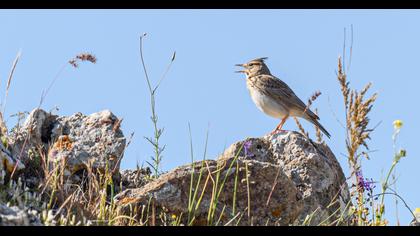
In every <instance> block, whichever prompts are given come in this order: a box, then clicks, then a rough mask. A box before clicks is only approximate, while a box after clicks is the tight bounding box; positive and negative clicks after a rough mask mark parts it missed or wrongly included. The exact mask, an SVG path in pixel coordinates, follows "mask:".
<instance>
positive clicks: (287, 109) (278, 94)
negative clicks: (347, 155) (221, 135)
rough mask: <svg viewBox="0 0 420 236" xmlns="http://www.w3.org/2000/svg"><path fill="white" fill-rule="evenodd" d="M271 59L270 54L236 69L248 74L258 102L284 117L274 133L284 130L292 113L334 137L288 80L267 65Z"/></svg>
mask: <svg viewBox="0 0 420 236" xmlns="http://www.w3.org/2000/svg"><path fill="white" fill-rule="evenodd" d="M267 59H268V58H267V57H262V58H257V59H253V60H251V61H249V62H248V63H245V64H236V65H235V66H240V67H242V68H243V70H239V71H236V72H238V73H244V74H245V75H246V86H247V88H248V90H249V93H250V95H251V98H252V100H253V101H254V103H255V105H256V106H257V107H258V108H259V109H260V110H261V111H262V112H264V113H265V114H267V115H269V116H271V117H274V118H278V119H281V121H280V123H279V124H278V125H277V127H276V128H275V129H274V130H273V131H272V132H271V134H272V135H273V134H275V133H277V132H279V131H283V130H282V127H283V125H284V123H285V122H286V120H287V119H288V118H289V117H290V116H292V117H300V118H303V119H305V120H307V121H309V122H311V123H312V124H314V125H315V126H317V127H318V128H319V129H320V130H321V131H322V132H323V133H324V134H325V135H326V136H327V137H328V138H330V137H331V135H330V133H329V132H328V131H327V130H326V129H325V128H324V127H323V126H322V125H321V124H320V123H319V121H318V120H319V117H318V116H317V115H316V114H315V113H313V112H312V111H311V110H310V109H309V108H308V107H307V106H306V105H305V103H304V102H302V100H301V99H300V98H299V97H298V96H297V95H296V94H295V93H294V92H293V90H292V89H291V88H290V87H289V86H288V85H287V84H286V83H285V82H283V81H282V80H280V79H279V78H277V77H275V76H273V75H272V74H271V72H270V70H269V69H268V67H267V65H266V64H265V60H267Z"/></svg>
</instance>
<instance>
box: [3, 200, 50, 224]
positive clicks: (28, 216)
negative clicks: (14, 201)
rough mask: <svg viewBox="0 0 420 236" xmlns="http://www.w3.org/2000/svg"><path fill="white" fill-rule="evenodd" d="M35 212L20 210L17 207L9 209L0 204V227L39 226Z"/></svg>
mask: <svg viewBox="0 0 420 236" xmlns="http://www.w3.org/2000/svg"><path fill="white" fill-rule="evenodd" d="M41 225H42V223H41V220H40V219H39V217H38V214H37V212H36V211H33V210H28V209H26V210H22V209H19V207H17V206H12V207H9V206H7V205H5V204H3V203H0V226H41Z"/></svg>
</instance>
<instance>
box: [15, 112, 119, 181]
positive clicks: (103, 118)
mask: <svg viewBox="0 0 420 236" xmlns="http://www.w3.org/2000/svg"><path fill="white" fill-rule="evenodd" d="M119 126H120V120H118V118H117V117H116V116H115V115H114V114H112V112H111V111H109V110H104V111H101V112H97V113H93V114H91V115H88V116H86V115H83V114H82V113H76V114H73V115H72V116H61V117H58V116H56V115H52V114H50V113H48V112H46V111H44V110H42V109H35V110H33V111H32V112H31V113H30V114H29V116H28V118H27V119H26V121H25V122H24V124H23V125H22V126H21V127H20V128H19V129H17V130H15V131H14V132H13V133H12V134H11V135H10V144H9V146H10V149H11V155H12V156H14V157H17V158H18V159H20V160H21V161H22V162H23V164H24V165H25V167H26V168H25V174H27V175H29V176H31V175H34V174H40V173H42V170H41V156H39V154H38V153H39V151H40V150H41V151H42V152H44V153H47V155H48V160H49V161H50V162H52V164H53V165H51V166H54V164H55V163H57V162H61V161H63V160H65V163H66V171H65V175H67V176H70V175H72V174H74V173H76V172H78V171H80V170H83V169H85V168H86V167H87V166H91V167H92V168H93V169H97V170H100V171H103V170H104V169H105V168H106V167H108V168H109V170H112V171H114V173H116V174H117V173H119V165H120V160H121V159H122V157H123V154H124V149H125V144H126V139H125V137H124V135H123V133H122V131H121V129H120V127H119Z"/></svg>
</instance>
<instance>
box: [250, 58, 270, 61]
mask: <svg viewBox="0 0 420 236" xmlns="http://www.w3.org/2000/svg"><path fill="white" fill-rule="evenodd" d="M267 59H268V57H260V58H256V59H254V60H252V61H257V62H264V61H265V60H267Z"/></svg>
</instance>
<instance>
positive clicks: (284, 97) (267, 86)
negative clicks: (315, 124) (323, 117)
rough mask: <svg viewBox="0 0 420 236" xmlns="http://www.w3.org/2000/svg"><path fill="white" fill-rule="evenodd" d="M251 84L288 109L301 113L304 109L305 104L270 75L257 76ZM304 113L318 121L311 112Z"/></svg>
mask: <svg viewBox="0 0 420 236" xmlns="http://www.w3.org/2000/svg"><path fill="white" fill-rule="evenodd" d="M253 82H254V86H256V87H258V88H260V90H262V91H266V92H267V93H268V95H269V96H272V97H275V98H278V100H279V102H282V103H284V104H285V105H286V106H287V107H289V109H295V110H297V111H302V112H303V111H304V110H305V109H306V104H305V103H304V102H303V101H302V100H301V99H300V98H299V97H298V96H297V95H296V94H295V93H294V92H293V90H292V89H291V88H290V87H289V86H288V85H287V84H286V83H285V82H283V81H281V80H280V79H278V78H276V77H274V76H272V75H258V76H256V78H255V79H254V81H253ZM306 112H307V113H308V115H309V116H311V117H313V118H315V119H319V118H318V116H317V115H315V114H314V113H313V112H312V111H311V110H309V109H307V111H306Z"/></svg>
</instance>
